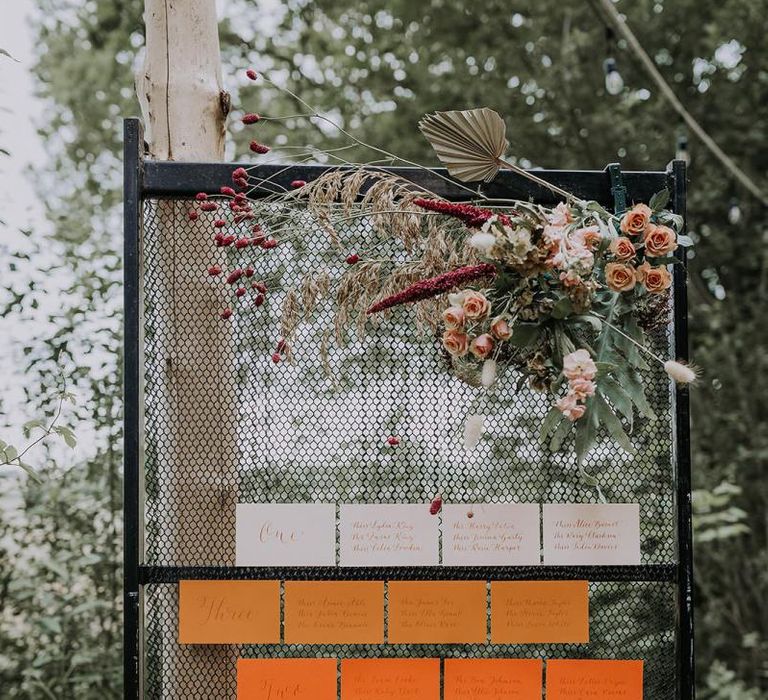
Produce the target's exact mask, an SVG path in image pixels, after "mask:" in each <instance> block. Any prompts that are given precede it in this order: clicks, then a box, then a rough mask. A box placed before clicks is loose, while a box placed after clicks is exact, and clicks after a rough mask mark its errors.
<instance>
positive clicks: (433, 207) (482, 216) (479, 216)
mask: <svg viewBox="0 0 768 700" xmlns="http://www.w3.org/2000/svg"><path fill="white" fill-rule="evenodd" d="M413 203H414V204H415V205H416V206H417V207H421V208H422V209H427V210H428V211H436V212H438V213H440V214H445V215H446V216H453V217H455V218H457V219H459V220H461V221H463V222H464V223H465V224H466V225H467V226H468V227H469V228H480V227H481V226H482V225H483V224H484V223H485V222H486V221H488V219H490V218H491V217H492V216H497V217H498V218H499V221H500V222H501V223H502V224H504V225H505V226H509V225H510V224H511V223H512V222H511V220H510V218H509V217H508V216H506V215H505V214H498V213H496V212H495V211H492V210H490V209H482V208H481V207H476V206H474V205H472V204H462V203H461V202H447V201H445V200H444V199H426V198H424V197H417V198H416V199H414V200H413Z"/></svg>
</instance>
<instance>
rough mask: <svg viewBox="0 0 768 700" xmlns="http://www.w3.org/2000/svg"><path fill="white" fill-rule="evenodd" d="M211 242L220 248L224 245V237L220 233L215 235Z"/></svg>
mask: <svg viewBox="0 0 768 700" xmlns="http://www.w3.org/2000/svg"><path fill="white" fill-rule="evenodd" d="M213 242H214V243H215V244H216V246H217V247H218V248H221V246H223V245H224V236H223V235H222V234H221V233H217V234H216V235H215V236H214V237H213Z"/></svg>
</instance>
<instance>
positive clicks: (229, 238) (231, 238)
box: [224, 235, 235, 245]
mask: <svg viewBox="0 0 768 700" xmlns="http://www.w3.org/2000/svg"><path fill="white" fill-rule="evenodd" d="M234 242H235V237H234V236H231V235H230V236H224V245H232V244H233V243H234Z"/></svg>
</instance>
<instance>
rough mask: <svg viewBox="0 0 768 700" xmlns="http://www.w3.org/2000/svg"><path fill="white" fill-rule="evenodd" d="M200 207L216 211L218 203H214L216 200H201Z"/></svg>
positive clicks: (204, 209)
mask: <svg viewBox="0 0 768 700" xmlns="http://www.w3.org/2000/svg"><path fill="white" fill-rule="evenodd" d="M200 208H201V209H202V210H203V211H216V210H217V209H218V208H219V205H218V204H216V202H203V203H202V204H201V205H200Z"/></svg>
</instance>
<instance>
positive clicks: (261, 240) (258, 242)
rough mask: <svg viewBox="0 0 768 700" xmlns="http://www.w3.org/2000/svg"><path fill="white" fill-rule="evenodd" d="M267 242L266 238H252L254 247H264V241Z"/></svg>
mask: <svg viewBox="0 0 768 700" xmlns="http://www.w3.org/2000/svg"><path fill="white" fill-rule="evenodd" d="M266 240H267V237H266V236H254V237H253V238H251V243H252V244H253V245H258V246H263V245H264V241H266Z"/></svg>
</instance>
